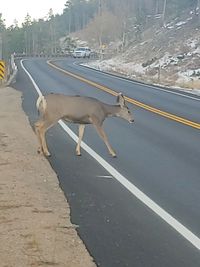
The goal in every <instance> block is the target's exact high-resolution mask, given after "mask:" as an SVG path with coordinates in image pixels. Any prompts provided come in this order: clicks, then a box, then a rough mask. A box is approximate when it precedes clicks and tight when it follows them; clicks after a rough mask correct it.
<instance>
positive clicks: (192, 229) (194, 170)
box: [14, 59, 200, 267]
mask: <svg viewBox="0 0 200 267" xmlns="http://www.w3.org/2000/svg"><path fill="white" fill-rule="evenodd" d="M54 61H55V60H54ZM73 61H74V60H72V59H64V60H56V61H55V62H54V63H56V64H57V65H58V66H60V67H62V68H63V69H65V70H67V71H68V72H70V73H73V74H76V75H79V76H81V77H84V78H85V79H87V80H89V81H92V82H95V83H97V84H98V85H99V84H100V85H101V86H103V87H104V88H110V89H112V90H114V91H117V92H119V91H120V92H123V93H124V94H125V95H126V96H128V97H129V98H131V99H134V100H137V101H139V102H141V103H144V104H146V105H148V107H153V108H156V109H159V110H160V111H162V112H163V111H164V112H167V113H168V114H173V115H175V116H176V117H177V118H181V119H182V118H183V119H186V120H187V122H189V124H188V125H187V124H184V123H182V122H180V121H177V120H173V119H170V118H166V117H165V116H162V115H159V114H157V113H156V112H151V111H149V110H147V109H144V108H141V107H140V106H138V105H133V104H131V103H129V104H128V105H129V107H130V109H131V111H132V112H133V114H134V118H135V123H134V124H129V123H127V122H126V121H123V120H122V119H118V118H110V119H107V120H106V121H105V123H104V128H105V131H106V133H107V135H108V138H109V140H110V143H111V144H112V146H113V148H114V149H115V150H116V152H117V155H118V157H117V158H116V159H113V158H111V157H110V156H109V155H108V152H107V149H106V147H105V146H104V144H103V142H102V140H101V139H100V138H99V137H98V136H97V134H96V132H95V130H94V129H93V127H92V126H87V129H86V133H85V136H84V142H85V143H86V144H87V145H88V146H89V147H91V148H92V149H93V150H94V151H96V153H98V154H99V155H100V156H101V157H102V158H103V159H104V160H105V161H106V163H109V164H110V165H111V166H112V167H113V168H115V170H116V171H117V172H119V174H120V175H122V179H123V178H125V179H127V180H126V181H129V182H130V184H131V185H132V184H133V185H134V186H135V187H136V189H139V190H141V192H143V193H144V194H145V196H148V197H149V199H146V200H145V201H144V202H142V201H141V199H140V198H138V197H136V195H135V194H134V192H132V191H131V190H127V188H125V186H124V184H123V182H121V180H120V181H117V180H116V177H114V176H115V175H113V174H111V173H110V172H109V171H108V170H107V169H106V168H105V166H102V165H101V164H99V162H97V160H95V159H94V158H93V157H92V156H91V155H90V154H88V153H87V152H85V151H83V153H82V157H76V156H75V143H74V141H73V140H72V139H71V138H70V137H69V136H68V134H67V133H65V132H64V131H63V129H62V128H61V127H60V126H59V125H57V126H55V127H53V128H52V129H50V130H49V131H48V134H47V140H48V144H49V148H50V151H51V153H52V157H51V158H50V159H49V161H50V164H51V165H52V167H53V169H54V170H55V172H56V173H57V175H58V178H59V181H60V185H61V188H62V189H63V191H64V193H65V194H66V196H67V198H68V200H69V202H70V206H71V216H72V222H73V223H74V224H76V225H79V227H78V229H77V230H78V233H79V235H80V236H81V238H82V239H83V241H84V243H85V244H86V246H87V248H88V250H89V252H90V253H91V255H92V256H93V257H94V260H95V262H96V263H97V265H98V266H102V267H126V266H128V267H179V266H180V267H199V266H200V250H199V248H200V240H199V237H200V207H199V206H200V204H199V203H200V142H199V141H200V129H198V125H199V124H200V99H199V98H198V97H195V96H192V95H188V94H186V95H183V94H180V93H179V92H178V91H176V92H175V93H172V92H171V91H168V90H161V89H159V88H155V87H150V86H146V85H143V84H139V83H134V82H131V81H128V80H126V79H121V78H117V77H115V76H112V75H107V74H103V73H100V72H97V71H94V70H91V69H89V68H85V67H82V66H79V65H77V64H74V62H73ZM77 61H78V60H77ZM17 64H18V68H19V71H18V75H17V80H16V83H15V84H14V87H15V88H16V89H18V90H21V91H22V92H23V108H24V110H25V112H26V113H27V115H28V117H29V120H30V123H31V125H32V124H33V122H34V121H35V120H36V119H37V112H36V108H35V101H36V99H37V96H38V95H37V92H36V90H35V88H34V85H33V83H32V82H31V80H30V77H28V75H27V73H26V72H25V71H24V68H25V69H26V71H28V72H29V74H30V75H31V77H32V79H33V80H34V81H35V83H36V84H37V86H38V87H39V89H40V90H41V92H42V93H43V94H46V93H50V92H57V93H64V94H70V95H75V94H79V95H88V96H92V97H96V98H99V99H100V100H102V101H104V102H106V103H114V102H115V97H114V96H112V95H110V94H108V93H106V92H104V91H102V90H100V89H99V88H97V87H98V86H97V87H95V86H94V85H92V84H91V83H88V82H83V81H81V80H80V79H77V77H76V78H75V77H73V76H71V75H67V74H66V73H62V72H60V71H58V70H56V69H54V68H52V67H51V66H49V65H48V64H47V63H46V61H45V60H43V59H29V60H25V61H23V63H22V64H23V66H24V68H22V66H21V64H20V62H19V61H18V62H17ZM190 122H191V125H190ZM192 122H194V123H196V124H195V125H197V127H193V126H192V125H193V124H192ZM68 126H70V128H71V129H72V130H73V131H74V132H75V133H77V126H76V125H68ZM131 185H130V186H128V189H129V187H131ZM142 198H143V197H142ZM151 200H152V201H154V203H156V204H157V205H158V212H157V211H155V210H154V211H153V210H152V209H151V208H150V206H151ZM159 208H161V209H163V210H164V211H165V212H167V214H169V215H170V216H172V217H171V218H172V222H171V224H170V223H169V221H167V220H164V219H163V217H162V214H161V212H160V211H159ZM156 210H157V208H156ZM173 219H175V220H177V221H175V222H174V221H173ZM176 222H178V223H179V224H180V225H178V226H177V228H176ZM181 226H184V227H185V228H184V229H181ZM185 229H186V232H187V231H189V233H190V234H191V235H190V234H189V237H188V238H187V237H185V236H184V233H185ZM186 236H187V234H186ZM193 241H194V242H193Z"/></svg>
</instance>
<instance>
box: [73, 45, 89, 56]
mask: <svg viewBox="0 0 200 267" xmlns="http://www.w3.org/2000/svg"><path fill="white" fill-rule="evenodd" d="M90 54H91V49H90V48H88V47H77V48H76V49H75V50H74V52H73V54H72V55H73V57H74V58H86V57H87V58H89V57H90Z"/></svg>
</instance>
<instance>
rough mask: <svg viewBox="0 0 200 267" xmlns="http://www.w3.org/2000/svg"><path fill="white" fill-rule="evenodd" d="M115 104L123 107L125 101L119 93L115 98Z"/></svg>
mask: <svg viewBox="0 0 200 267" xmlns="http://www.w3.org/2000/svg"><path fill="white" fill-rule="evenodd" d="M117 103H119V105H120V106H121V107H122V106H124V105H125V99H124V96H123V94H122V93H119V94H118V96H117Z"/></svg>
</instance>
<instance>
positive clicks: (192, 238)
mask: <svg viewBox="0 0 200 267" xmlns="http://www.w3.org/2000/svg"><path fill="white" fill-rule="evenodd" d="M22 61H23V60H21V61H20V63H21V66H22V68H23V69H24V71H25V72H26V73H27V75H28V76H29V78H30V79H31V81H32V83H33V85H34V87H35V89H36V91H37V93H38V94H39V95H42V93H41V91H40V89H39V87H38V86H37V85H36V83H35V81H34V80H33V78H32V76H31V75H30V74H29V72H28V71H27V70H26V69H25V67H24V66H23V63H22ZM58 123H59V125H60V126H61V127H62V128H63V129H64V131H65V132H67V133H68V135H69V136H70V137H71V138H72V139H73V140H74V141H75V142H78V136H77V135H76V134H75V133H74V132H73V131H72V130H71V129H70V128H69V127H68V126H67V125H66V124H65V123H64V122H63V121H61V120H60V121H59V122H58ZM81 147H82V148H83V149H84V150H85V151H86V152H87V153H89V154H90V155H91V156H92V157H93V158H94V159H95V160H96V161H97V162H98V163H99V164H100V165H101V166H102V167H104V169H106V170H107V171H108V172H109V173H110V174H111V175H112V176H113V177H114V178H115V179H116V180H117V181H118V182H119V183H120V184H122V185H123V186H124V187H125V188H126V189H127V190H128V191H129V192H131V193H132V194H133V195H134V196H135V197H137V198H138V199H139V200H140V201H141V202H142V203H144V204H145V205H146V206H147V207H148V208H150V209H151V210H152V211H153V212H154V213H156V214H157V215H158V216H159V217H161V218H162V219H163V220H164V221H165V222H166V223H168V224H169V225H170V226H171V227H172V228H174V229H175V230H176V231H177V232H178V233H179V234H181V235H182V236H183V237H184V238H185V239H187V240H188V241H189V242H190V243H191V244H192V245H193V246H194V247H196V248H197V249H199V250H200V239H199V238H198V237H197V236H196V235H195V234H193V233H192V232H191V231H190V230H189V229H187V228H186V227H185V226H184V225H182V224H181V223H180V222H179V221H177V220H176V219H175V218H174V217H172V216H171V215H170V214H169V213H168V212H166V211H165V210H164V209H163V208H161V207H160V206H159V205H158V204H156V203H155V202H154V201H153V200H152V199H150V198H149V197H148V196H147V195H145V194H144V193H143V192H142V191H141V190H139V189H138V188H137V187H136V186H135V185H133V184H132V183H131V182H130V181H129V180H128V179H126V178H125V177H124V176H123V175H121V174H120V173H119V172H118V171H117V170H116V169H115V168H113V167H112V166H111V165H110V164H109V163H108V162H107V161H105V160H104V159H103V158H102V157H101V156H100V155H98V154H97V153H96V152H95V151H94V150H93V149H91V148H90V147H89V146H88V145H87V144H86V143H85V142H82V143H81Z"/></svg>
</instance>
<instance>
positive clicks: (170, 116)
mask: <svg viewBox="0 0 200 267" xmlns="http://www.w3.org/2000/svg"><path fill="white" fill-rule="evenodd" d="M47 64H49V65H50V66H51V67H53V68H55V69H57V70H59V71H61V72H63V73H65V74H67V75H69V76H71V77H73V78H76V79H78V80H80V81H82V82H85V83H87V84H89V85H92V86H94V87H96V88H98V89H101V90H103V91H104V92H107V93H109V94H111V95H114V96H117V95H118V92H116V91H114V90H112V89H110V88H108V87H105V86H103V85H100V84H98V83H95V82H92V81H90V80H87V79H85V78H83V77H81V76H79V75H77V74H74V73H72V72H69V71H67V70H64V69H61V68H60V67H58V66H56V65H55V64H53V63H52V62H50V61H47ZM125 100H126V101H127V102H129V103H131V104H134V105H135V106H138V107H140V108H143V109H145V110H148V111H150V112H153V113H156V114H158V115H160V116H163V117H165V118H168V119H171V120H173V121H176V122H179V123H182V124H184V125H187V126H190V127H193V128H195V129H199V130H200V124H199V123H197V122H193V121H190V120H187V119H184V118H182V117H179V116H176V115H173V114H171V113H168V112H165V111H162V110H160V109H157V108H154V107H151V106H149V105H146V104H144V103H142V102H140V101H137V100H134V99H133V98H130V97H127V96H125ZM199 116H200V115H199Z"/></svg>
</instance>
